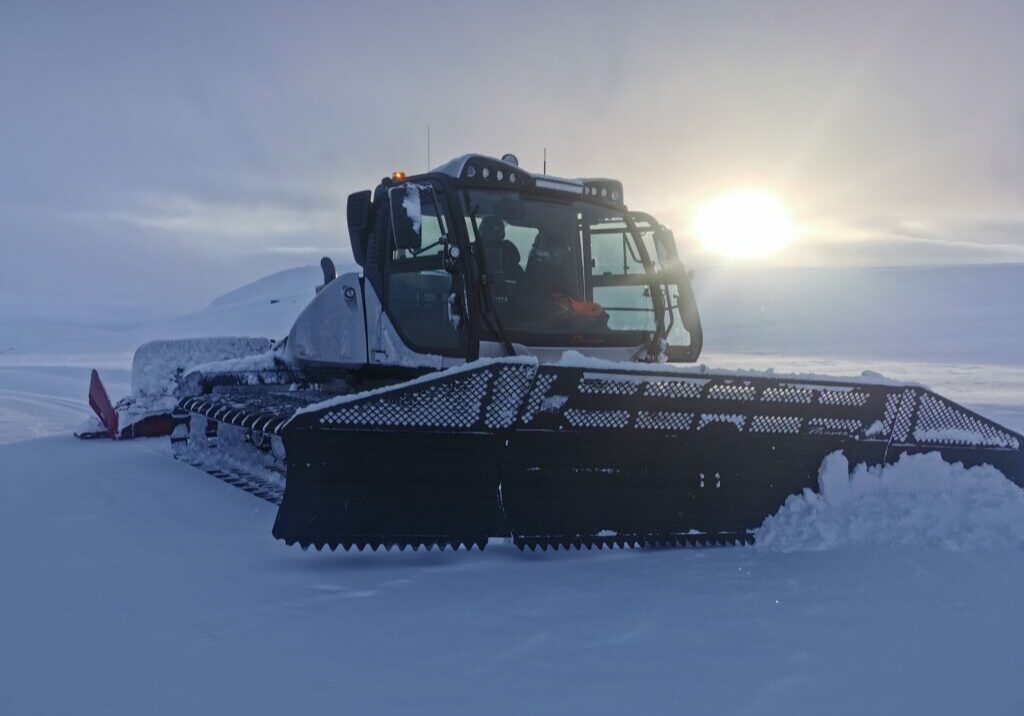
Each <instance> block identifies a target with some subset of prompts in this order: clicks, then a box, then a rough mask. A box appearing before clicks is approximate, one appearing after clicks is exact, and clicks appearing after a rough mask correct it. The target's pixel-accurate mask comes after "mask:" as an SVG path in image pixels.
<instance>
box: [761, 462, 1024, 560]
mask: <svg viewBox="0 0 1024 716" xmlns="http://www.w3.org/2000/svg"><path fill="white" fill-rule="evenodd" d="M818 487H819V492H813V491H812V490H804V492H803V494H800V495H793V496H791V497H790V498H789V499H787V500H786V503H785V504H784V505H783V506H782V507H781V508H780V509H779V511H778V512H777V513H775V514H774V515H772V516H770V517H768V518H767V519H766V520H765V521H764V523H763V524H762V525H761V527H760V529H759V530H758V532H757V546H758V548H760V549H765V550H772V551H779V552H796V551H823V550H828V549H833V548H836V547H845V546H851V545H874V546H883V547H890V546H939V547H943V548H945V549H949V550H954V551H961V550H976V549H1004V550H1005V549H1024V490H1022V489H1021V488H1019V487H1018V486H1017V485H1015V484H1014V483H1012V482H1010V480H1008V479H1006V477H1005V476H1004V475H1003V474H1002V473H1001V472H1000V471H999V470H996V469H995V468H994V467H992V466H990V465H981V466H979V467H972V468H965V467H964V466H963V464H962V463H948V462H946V461H944V460H943V459H942V457H941V456H940V455H939V453H937V452H936V453H927V454H923V455H907V454H904V455H902V456H901V457H900V459H899V460H898V461H897V462H896V463H895V464H893V465H885V466H878V465H875V466H871V467H868V466H867V465H865V464H863V463H862V464H859V465H857V466H856V467H854V468H853V470H852V471H851V470H850V465H849V461H848V460H847V459H846V456H845V455H843V453H842V452H834V453H832V454H831V455H829V456H827V457H826V458H825V459H824V460H823V461H822V463H821V468H820V470H819V473H818Z"/></svg>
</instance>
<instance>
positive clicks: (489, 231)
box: [464, 190, 660, 345]
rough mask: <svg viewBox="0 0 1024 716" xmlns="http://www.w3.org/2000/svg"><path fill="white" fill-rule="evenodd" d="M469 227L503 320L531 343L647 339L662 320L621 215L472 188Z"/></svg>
mask: <svg viewBox="0 0 1024 716" xmlns="http://www.w3.org/2000/svg"><path fill="white" fill-rule="evenodd" d="M464 198H465V202H466V214H465V215H466V222H467V227H466V228H467V233H468V234H469V238H470V241H471V242H472V243H473V252H474V254H475V255H476V256H477V260H478V262H480V261H482V262H483V266H484V267H485V268H486V271H487V274H488V276H489V278H490V286H491V295H492V297H493V302H494V306H495V310H496V312H497V314H498V318H499V319H500V321H501V324H502V326H503V328H504V330H505V332H506V333H507V334H508V335H509V337H510V338H511V339H512V340H520V341H524V342H528V343H529V344H531V345H638V344H640V343H642V342H644V341H645V340H646V339H647V337H648V336H649V335H650V334H652V333H654V332H655V331H656V329H657V326H658V315H657V312H656V311H657V310H660V309H658V307H657V306H656V305H655V302H654V299H653V297H652V284H651V282H650V278H649V276H650V271H649V269H651V264H650V261H649V258H648V253H647V251H646V250H645V249H644V248H642V247H640V246H638V245H637V243H636V241H635V240H634V237H633V234H632V233H631V232H630V230H629V228H628V224H627V221H626V217H625V216H624V215H623V213H622V212H621V211H617V210H615V209H611V208H607V207H603V206H598V205H594V204H590V203H587V202H583V201H571V200H566V201H557V200H547V199H543V198H539V197H536V196H532V195H528V194H522V193H520V192H514V191H493V190H490V191H466V192H465V193H464Z"/></svg>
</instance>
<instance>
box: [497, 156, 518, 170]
mask: <svg viewBox="0 0 1024 716" xmlns="http://www.w3.org/2000/svg"><path fill="white" fill-rule="evenodd" d="M501 161H503V162H505V163H506V164H511V165H512V166H514V167H518V166H519V159H518V158H517V157H516V155H515V154H502V155H501Z"/></svg>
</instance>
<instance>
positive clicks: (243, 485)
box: [184, 460, 284, 505]
mask: <svg viewBox="0 0 1024 716" xmlns="http://www.w3.org/2000/svg"><path fill="white" fill-rule="evenodd" d="M184 462H187V463H188V464H189V465H192V467H196V468H199V469H200V470H202V471H203V472H205V473H206V474H207V475H212V476H213V477H216V478H217V479H218V480H221V481H223V482H226V483H227V484H229V485H231V486H232V487H237V488H238V489H240V490H244V491H245V492H248V493H249V494H250V495H255V496H256V497H258V498H260V499H261V500H266V501H267V502H269V503H270V504H272V505H280V504H281V498H282V497H283V496H284V488H282V487H279V486H277V485H275V484H274V483H272V482H270V481H269V480H267V479H265V478H262V477H259V476H258V475H253V474H252V473H251V472H247V471H245V470H242V469H240V468H230V469H223V468H221V467H219V466H218V467H213V466H211V465H208V464H206V463H203V462H202V461H201V460H185V461H184Z"/></svg>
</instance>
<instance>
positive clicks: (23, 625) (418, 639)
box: [0, 272, 1024, 714]
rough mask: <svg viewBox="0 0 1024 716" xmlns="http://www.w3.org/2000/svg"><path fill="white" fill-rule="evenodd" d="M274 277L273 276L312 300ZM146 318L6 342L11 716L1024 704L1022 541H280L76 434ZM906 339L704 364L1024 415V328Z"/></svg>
mask: <svg viewBox="0 0 1024 716" xmlns="http://www.w3.org/2000/svg"><path fill="white" fill-rule="evenodd" d="M308 273H309V272H306V274H308ZM308 279H309V276H307V275H305V274H304V275H303V277H302V280H303V281H308ZM277 281H278V283H277V284H275V286H274V287H273V292H274V293H273V294H272V295H273V296H279V295H295V296H297V297H300V296H301V294H302V291H300V290H299V289H298V288H297V287H296V286H295V285H294V284H293V283H290V282H289V281H284V283H281V280H280V279H278V280H277ZM979 283H983V282H979ZM303 290H305V289H303ZM1018 290H1019V289H1018ZM310 293H311V290H310ZM1020 293H1024V292H1020ZM1016 296H1017V298H1018V299H1019V298H1020V294H1016ZM295 304H296V305H299V304H301V298H296V299H295ZM282 305H283V304H282V302H281V301H280V300H278V302H277V303H274V304H270V303H269V300H267V294H266V293H265V292H261V291H259V290H254V289H252V288H248V289H247V290H243V291H240V292H235V293H234V294H233V295H230V296H227V297H225V299H224V300H220V301H219V302H215V304H214V305H213V306H212V307H211V309H210V310H209V311H207V312H201V313H200V314H196V315H195V316H193V317H191V318H188V319H184V318H183V319H177V320H169V321H165V322H164V323H163V324H162V325H163V328H161V329H160V330H161V331H165V332H166V333H168V334H174V332H175V331H180V332H181V334H182V335H188V331H189V330H190V326H192V325H195V326H198V330H199V332H201V334H203V332H205V333H204V334H205V335H211V334H215V332H216V331H217V330H218V328H219V327H220V326H222V325H223V323H222V322H223V321H230V322H231V325H239V326H244V327H246V328H250V329H251V330H249V331H246V332H249V333H253V332H256V331H258V330H259V329H260V328H261V327H262V328H265V329H266V330H267V331H268V332H269V331H271V330H272V329H276V327H277V326H278V325H279V324H287V323H288V322H290V318H289V316H288V313H287V311H286V310H285V309H284V308H278V307H280V306H282ZM284 305H285V308H287V306H288V305H290V304H284ZM268 306H273V307H274V308H273V309H272V310H273V311H278V312H277V313H272V314H271V315H270V316H269V317H267V316H263V317H259V316H251V315H249V316H248V318H247V322H246V323H242V322H240V321H239V316H241V315H243V314H244V315H248V314H249V313H250V312H252V310H253V309H254V308H257V307H268ZM268 310H271V309H268ZM288 310H291V311H294V310H297V309H296V308H294V307H292V308H290V309H288ZM1011 310H1017V308H1016V307H1015V306H1012V307H1011ZM710 315H711V318H710V320H711V322H710V323H709V328H710V329H711V330H710V331H709V333H711V334H712V335H713V334H714V333H715V332H716V331H715V326H716V325H722V323H721V322H719V323H718V324H716V323H715V322H714V311H713V310H712V311H711V312H710ZM1013 315H1017V317H1018V320H1019V315H1020V314H1019V313H1018V314H1012V313H1007V314H1004V315H1001V316H997V319H998V320H997V321H996V323H995V324H993V325H995V326H997V327H1000V329H1001V327H1002V323H1005V322H1007V321H1011V322H1012V319H1013ZM0 318H3V317H2V316H0ZM904 318H906V316H904ZM1000 321H1002V323H1000ZM0 323H2V321H0ZM19 325H20V324H19ZM285 327H286V325H285ZM944 328H945V326H944ZM962 328H963V326H958V327H957V331H959V333H958V335H960V336H961V337H964V336H963V332H962V330H961V329H962ZM22 329H24V326H22ZM106 330H107V329H104V331H105V332H104V333H103V334H102V335H103V336H106V337H109V333H108V332H106ZM154 330H157V329H155V328H153V327H152V326H150V327H146V328H145V329H132V330H130V331H128V332H127V333H124V332H120V333H118V334H117V336H118V337H117V339H116V340H115V341H114V342H113V343H111V342H109V341H97V339H96V335H100V334H95V333H94V334H91V335H93V337H92V338H89V336H88V335H86V334H88V331H85V330H84V329H82V330H81V331H80V330H78V329H76V331H75V332H66V333H60V332H59V331H57V334H58V335H57V336H56V338H57V339H58V340H55V341H54V346H55V347H53V348H50V347H48V346H50V344H48V343H47V342H46V341H45V340H43V339H42V338H41V337H39V336H36V335H34V334H32V335H30V334H29V333H24V332H23V333H22V334H20V335H22V336H23V337H25V340H24V342H23V343H20V344H19V345H20V346H22V347H21V348H18V347H17V346H16V347H15V348H14V349H12V350H9V351H7V352H6V353H5V354H4V355H2V356H0V566H2V573H0V574H2V577H0V579H2V582H0V613H2V614H4V615H6V617H7V618H6V619H5V620H4V628H3V630H2V631H0V713H2V714H8V713H10V714H33V713H39V714H49V713H69V712H73V713H97V714H100V713H102V714H129V713H131V714H134V713H166V714H181V713H211V712H213V713H217V712H223V713H247V714H262V713H268V714H269V713H275V714H280V713H292V712H295V713H357V714H361V713H410V712H416V713H425V714H426V713H429V714H434V713H437V714H452V713H478V712H479V713H495V714H505V713H507V714H520V713H550V714H564V713H586V714H604V713H608V714H611V713H615V714H622V713H630V714H631V713H639V714H669V713H672V714H677V713H705V714H793V713H815V714H818V713H820V714H864V713H878V714H908V713H928V714H963V713H985V714H1020V713H1024V686H1022V685H1021V681H1020V677H1019V670H1020V666H1019V665H1020V664H1021V663H1024V614H1022V610H1021V603H1022V598H1021V594H1022V593H1024V551H1022V550H1021V549H1020V548H1019V547H1014V546H1013V545H1012V544H1011V543H1007V542H1002V543H1000V545H999V546H998V547H997V548H988V549H969V550H966V551H951V550H950V549H944V548H941V547H938V546H935V547H919V546H918V547H899V548H896V547H884V546H883V547H864V546H861V547H840V548H836V549H830V550H827V551H821V552H815V551H798V552H775V551H766V550H764V549H760V548H757V547H744V548H728V549H705V550H665V551H630V550H625V551H614V552H606V551H601V552H597V551H595V552H582V553H576V552H573V553H565V552H559V553H544V554H533V553H531V554H522V553H520V552H518V551H517V550H515V549H514V548H511V547H508V546H506V545H504V544H500V543H499V544H492V545H490V546H489V547H488V549H487V550H486V551H485V552H484V553H483V554H480V553H478V552H473V553H471V554H467V553H458V554H453V553H450V552H446V553H437V552H430V553H423V552H419V553H379V554H344V553H335V554H325V553H315V552H309V553H304V552H301V551H300V550H298V549H296V548H288V547H286V546H284V545H283V544H281V543H278V542H276V541H274V540H273V539H272V537H271V536H270V528H271V525H272V522H273V508H272V507H271V506H270V505H267V504H265V503H263V502H261V501H259V500H258V499H256V498H253V497H251V496H249V495H247V494H245V493H242V492H241V491H239V490H236V489H234V488H231V487H229V486H227V485H225V484H223V483H221V482H219V481H217V480H214V479H213V478H211V477H209V476H207V475H205V474H203V473H201V472H199V471H197V470H194V469H192V468H190V467H187V466H184V465H181V464H178V463H175V462H173V461H172V460H171V459H170V457H169V448H168V445H167V443H166V442H165V441H163V440H140V441H134V442H131V443H124V444H113V443H110V442H107V441H90V442H82V441H77V440H75V439H74V438H72V437H70V436H69V435H68V434H67V433H68V431H69V430H70V429H72V428H73V427H75V426H76V425H77V424H78V423H79V421H80V419H81V418H82V417H83V416H85V415H86V414H87V410H88V409H87V408H86V406H85V402H84V394H85V386H86V385H87V381H88V367H89V366H92V365H97V364H98V365H100V366H101V368H103V371H102V372H103V375H104V379H105V380H106V382H107V384H108V387H109V388H110V392H111V394H112V395H114V396H117V395H120V394H122V393H124V392H127V390H128V383H129V375H128V371H127V370H126V368H127V366H128V361H129V359H130V348H129V347H128V346H129V345H130V344H131V341H132V340H135V339H136V338H137V337H138V336H140V335H144V334H145V333H146V331H154ZM984 330H985V327H984V326H981V327H979V328H978V329H977V331H979V332H983V331H984ZM133 331H134V332H133ZM281 332H282V331H277V333H271V334H272V335H279V334H280V333H281ZM719 333H720V331H719ZM811 333H813V326H811V327H810V330H809V331H808V335H810V334H811ZM1022 333H1024V331H1020V332H1018V333H1016V334H1015V336H1016V337H1014V336H1009V338H1007V336H1006V335H1005V331H1004V334H1003V335H1000V336H999V337H998V338H999V340H1004V341H1006V340H1010V339H1012V340H1015V341H1018V342H1020V341H1021V340H1022V339H1021V338H1020V335H1021V334H1022ZM11 335H15V336H16V335H19V334H17V332H15V333H12V334H11ZM812 337H813V336H812ZM29 339H31V340H29ZM994 340H995V339H990V340H989V343H988V344H985V345H989V344H992V342H993V341H994ZM61 341H63V343H61ZM895 341H896V338H895V337H893V338H892V340H890V341H888V342H887V344H886V350H885V351H880V355H879V357H877V358H862V357H861V356H859V355H854V356H853V357H852V358H851V357H849V356H848V357H847V358H844V359H843V360H836V359H833V358H830V357H828V356H827V355H824V354H822V353H821V352H820V351H817V352H815V350H814V346H815V344H814V341H813V340H811V339H810V338H809V339H808V341H807V342H806V344H805V346H809V347H810V348H809V349H808V352H807V354H805V355H803V356H786V355H782V354H780V353H779V351H778V350H777V349H776V350H772V351H767V352H768V353H769V355H763V354H762V355H754V354H752V353H751V352H750V350H751V349H750V347H749V345H748V346H744V345H743V344H742V342H741V341H740V340H739V338H737V337H736V336H732V337H730V338H729V340H724V341H721V343H722V344H724V345H725V346H727V349H728V350H729V351H730V353H728V354H725V353H710V354H709V355H708V356H707V358H706V362H707V363H709V364H710V365H715V366H722V367H751V368H765V367H768V366H775V367H777V368H779V369H780V370H781V369H785V370H793V371H801V372H818V373H823V372H832V373H837V374H855V373H859V372H860V371H861V370H863V369H865V368H870V369H872V370H876V371H878V372H881V373H883V374H886V375H889V376H891V377H894V378H907V379H915V380H918V381H920V382H923V383H925V384H928V385H930V386H931V387H933V388H935V389H936V390H939V391H940V392H942V393H943V394H945V395H947V396H949V397H951V398H953V399H956V400H959V401H961V402H964V403H966V404H968V405H970V406H971V407H974V408H976V409H978V410H980V411H982V412H984V413H985V414H987V415H989V416H990V417H993V418H995V419H997V420H999V421H1001V422H1003V423H1005V424H1006V425H1008V426H1009V427H1011V428H1014V429H1016V430H1018V431H1024V368H1022V362H1021V361H1020V360H1019V359H1014V356H1015V355H1020V352H1019V351H1018V352H1016V353H1015V352H1014V350H1011V349H1012V348H1013V346H1012V345H1010V346H1009V348H1007V347H1006V346H1004V349H1005V351H1004V353H1003V354H1001V355H1002V357H1001V358H999V360H992V361H989V360H987V358H988V357H989V356H986V355H985V354H984V353H983V352H981V351H980V350H979V351H978V352H977V353H975V354H969V353H968V354H964V353H963V351H964V342H963V341H960V342H958V343H957V344H956V345H957V349H956V351H951V352H949V353H947V354H943V353H941V352H938V353H937V352H934V351H929V355H928V360H927V362H922V361H921V358H920V357H919V355H918V354H917V353H916V352H915V351H914V350H911V348H912V346H911V347H908V346H907V345H902V346H901V345H898V344H896V343H895ZM966 341H967V343H969V342H970V336H969V335H968V336H967V337H966ZM709 345H710V344H709ZM979 345H982V342H981V341H979ZM710 347H712V348H713V347H714V346H710ZM797 347H798V348H799V346H797ZM1018 347H1020V346H1019V345H1018ZM734 349H736V350H734ZM740 349H744V352H740ZM911 359H912V360H911ZM43 435H48V436H49V437H42V438H38V437H37V436H43ZM29 438H33V439H29ZM805 507H806V506H805ZM807 509H810V508H807ZM951 524H952V523H951ZM951 528H952V527H951ZM839 542H840V543H842V540H840V541H839ZM964 543H965V542H964V541H963V540H961V541H960V544H961V545H962V544H964Z"/></svg>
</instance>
